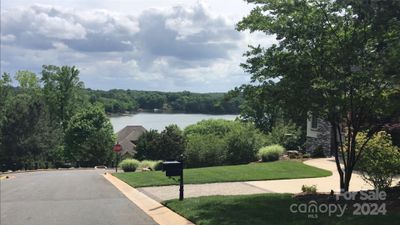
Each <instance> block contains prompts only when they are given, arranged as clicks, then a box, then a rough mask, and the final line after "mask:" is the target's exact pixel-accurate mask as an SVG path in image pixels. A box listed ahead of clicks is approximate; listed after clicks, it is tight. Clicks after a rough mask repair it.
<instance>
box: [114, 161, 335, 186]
mask: <svg viewBox="0 0 400 225" xmlns="http://www.w3.org/2000/svg"><path fill="white" fill-rule="evenodd" d="M331 174H332V173H331V172H330V171H327V170H322V169H319V168H316V167H312V166H308V165H305V164H303V163H301V162H297V161H276V162H269V163H251V164H246V165H236V166H216V167H205V168H195V169H185V170H184V182H185V184H204V183H218V182H230V181H254V180H277V179H295V178H309V177H323V176H330V175H331ZM114 176H116V177H118V178H119V179H121V180H123V181H125V182H126V183H128V184H129V185H131V186H133V187H148V186H163V185H175V184H178V181H177V180H174V179H170V178H168V177H166V176H165V172H162V171H152V172H131V173H115V174H114Z"/></svg>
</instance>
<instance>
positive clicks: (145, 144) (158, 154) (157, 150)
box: [135, 124, 185, 160]
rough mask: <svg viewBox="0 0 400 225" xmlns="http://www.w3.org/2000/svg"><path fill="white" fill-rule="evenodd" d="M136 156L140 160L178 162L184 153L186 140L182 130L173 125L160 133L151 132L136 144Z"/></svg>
mask: <svg viewBox="0 0 400 225" xmlns="http://www.w3.org/2000/svg"><path fill="white" fill-rule="evenodd" d="M135 144H136V155H135V157H136V158H137V159H139V160H143V159H149V160H176V159H178V158H179V157H180V156H181V155H182V154H183V152H184V147H185V146H184V139H183V134H182V131H181V129H180V128H179V127H178V126H177V125H175V124H173V125H169V126H166V127H165V129H164V130H163V131H162V132H161V133H158V131H156V130H150V131H149V132H146V133H145V134H143V135H142V136H141V137H140V138H139V139H138V140H137V141H136V142H135Z"/></svg>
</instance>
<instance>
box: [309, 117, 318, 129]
mask: <svg viewBox="0 0 400 225" xmlns="http://www.w3.org/2000/svg"><path fill="white" fill-rule="evenodd" d="M317 128H318V118H317V117H316V116H314V115H313V116H311V129H317Z"/></svg>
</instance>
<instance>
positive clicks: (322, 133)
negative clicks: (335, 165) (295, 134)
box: [305, 115, 335, 156]
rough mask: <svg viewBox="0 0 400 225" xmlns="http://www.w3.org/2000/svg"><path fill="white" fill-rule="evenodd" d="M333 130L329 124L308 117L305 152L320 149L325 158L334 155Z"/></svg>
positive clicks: (313, 117) (311, 116) (314, 117)
mask: <svg viewBox="0 0 400 225" xmlns="http://www.w3.org/2000/svg"><path fill="white" fill-rule="evenodd" d="M333 132H334V129H332V126H331V125H330V124H329V122H327V121H325V120H323V119H320V118H317V117H316V116H313V115H310V116H309V117H308V118H307V136H306V144H305V145H306V146H305V147H306V150H307V152H310V153H312V152H314V151H315V149H317V148H322V150H323V151H324V154H325V156H332V155H333V153H334V148H333V146H334V140H335V139H334V135H333Z"/></svg>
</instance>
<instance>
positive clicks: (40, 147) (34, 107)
mask: <svg viewBox="0 0 400 225" xmlns="http://www.w3.org/2000/svg"><path fill="white" fill-rule="evenodd" d="M14 79H15V81H16V83H17V84H18V85H17V86H16V87H14V86H13V85H12V84H13V78H12V77H11V75H10V74H7V73H4V74H2V76H1V78H0V167H1V170H10V169H11V170H16V169H37V168H48V167H63V166H93V165H99V164H110V163H111V160H112V158H111V149H112V146H113V144H114V134H113V129H112V125H111V123H110V120H109V118H108V117H107V116H106V114H105V111H104V108H103V106H102V105H101V104H98V103H91V102H90V101H89V97H88V96H87V95H85V94H84V93H85V92H84V84H83V82H81V81H80V80H79V70H78V69H76V68H75V67H73V66H72V67H70V66H62V67H58V66H53V65H45V66H43V68H42V72H41V78H39V76H38V75H37V74H35V73H33V72H30V71H18V72H17V73H16V74H15V76H14Z"/></svg>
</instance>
